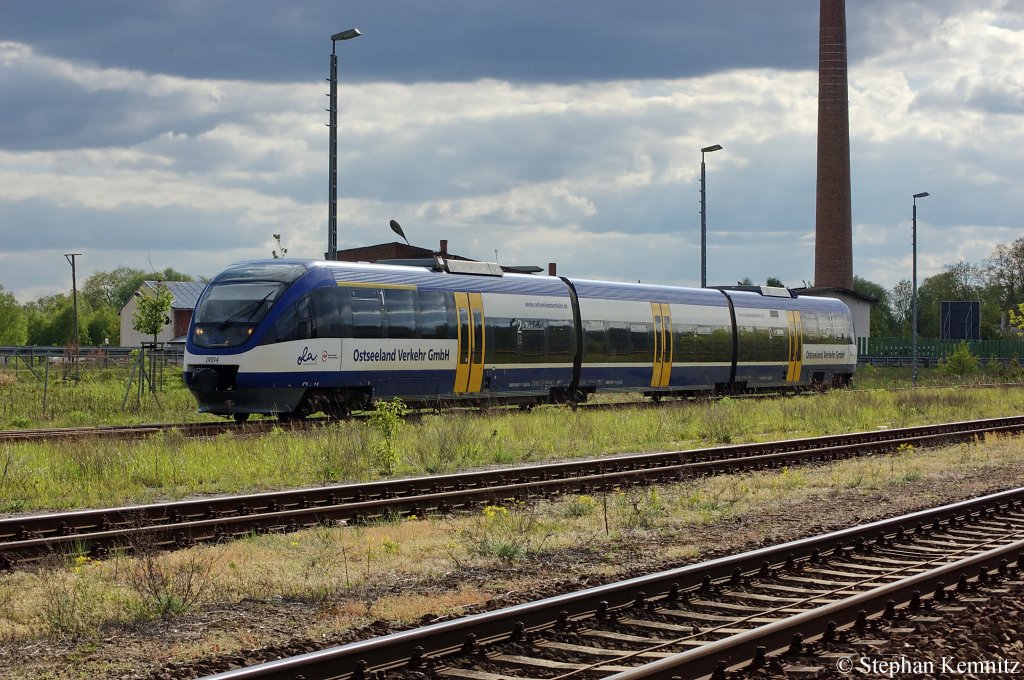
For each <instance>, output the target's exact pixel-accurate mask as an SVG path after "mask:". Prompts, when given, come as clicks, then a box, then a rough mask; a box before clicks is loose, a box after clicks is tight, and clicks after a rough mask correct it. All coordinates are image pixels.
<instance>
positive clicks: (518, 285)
mask: <svg viewBox="0 0 1024 680" xmlns="http://www.w3.org/2000/svg"><path fill="white" fill-rule="evenodd" d="M241 265H261V266H262V265H280V266H293V267H294V266H295V265H302V266H304V267H306V268H307V269H308V270H310V271H314V270H325V271H329V272H330V273H331V275H333V276H334V279H335V281H336V282H338V283H354V284H360V283H376V284H380V285H383V286H387V285H404V286H416V287H417V288H420V289H422V290H466V291H480V292H494V293H515V294H519V295H553V296H558V297H565V296H567V295H568V290H567V288H566V286H565V283H564V282H563V280H562V278H559V277H555V276H536V275H533V274H517V273H512V272H507V271H502V269H501V267H499V266H498V265H496V264H494V263H489V262H476V261H472V260H469V261H456V260H442V259H437V260H435V265H434V266H433V267H425V266H410V265H406V264H378V263H369V262H345V261H332V260H313V259H272V260H247V261H244V262H237V263H235V264H234V265H232V267H234V266H241ZM566 280H568V281H570V282H571V283H572V285H573V287H574V288H575V290H576V294H577V295H578V296H579V297H581V298H603V299H609V300H631V301H640V302H650V301H656V302H670V303H678V304H694V305H708V306H715V307H718V306H725V305H726V304H727V303H726V300H725V298H726V296H728V297H729V298H731V299H732V300H733V302H734V304H737V305H739V306H742V307H749V308H758V309H769V308H771V309H806V310H821V311H837V310H842V309H845V308H846V305H845V303H843V302H842V301H841V300H838V299H835V298H827V297H817V296H810V295H799V294H798V293H797V292H794V291H791V290H790V289H787V288H767V287H759V286H723V287H720V288H683V287H676V286H661V285H654V284H646V283H626V282H621V281H598V280H593V279H573V278H567V279H566ZM784 293H785V294H784ZM797 300H799V302H797Z"/></svg>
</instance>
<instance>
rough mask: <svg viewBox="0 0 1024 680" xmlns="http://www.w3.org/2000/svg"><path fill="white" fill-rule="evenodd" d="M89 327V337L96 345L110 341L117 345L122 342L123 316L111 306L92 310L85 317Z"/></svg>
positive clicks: (86, 324)
mask: <svg viewBox="0 0 1024 680" xmlns="http://www.w3.org/2000/svg"><path fill="white" fill-rule="evenodd" d="M85 326H86V328H88V329H89V338H90V339H91V340H92V344H94V345H102V344H105V342H106V341H109V342H110V344H111V345H114V346H115V347H116V346H117V345H120V344H121V317H119V316H118V315H117V312H116V311H115V310H114V309H112V308H110V307H103V308H102V309H97V310H94V311H92V312H90V313H89V314H88V315H87V316H86V319H85Z"/></svg>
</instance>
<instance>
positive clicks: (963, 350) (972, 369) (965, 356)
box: [940, 340, 979, 377]
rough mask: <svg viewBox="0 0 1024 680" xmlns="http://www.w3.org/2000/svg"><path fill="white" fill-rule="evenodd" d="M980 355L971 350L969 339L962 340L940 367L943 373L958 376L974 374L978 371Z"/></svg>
mask: <svg viewBox="0 0 1024 680" xmlns="http://www.w3.org/2000/svg"><path fill="white" fill-rule="evenodd" d="M978 366H979V364H978V357H976V356H974V354H973V353H972V352H971V346H970V345H969V344H967V341H966V340H965V341H964V342H961V343H960V344H959V345H957V346H956V349H955V350H953V353H952V354H950V355H949V358H948V359H946V361H945V362H943V364H942V366H941V367H940V368H941V370H942V372H943V373H946V374H947V375H953V376H956V377H965V376H969V375H974V374H975V373H977V372H978Z"/></svg>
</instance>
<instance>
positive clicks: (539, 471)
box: [0, 417, 1024, 569]
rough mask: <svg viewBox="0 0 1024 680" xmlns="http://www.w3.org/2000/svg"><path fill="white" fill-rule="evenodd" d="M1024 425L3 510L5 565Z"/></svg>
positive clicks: (924, 442)
mask: <svg viewBox="0 0 1024 680" xmlns="http://www.w3.org/2000/svg"><path fill="white" fill-rule="evenodd" d="M1021 431H1024V417H1012V418H996V419H989V420H978V421H967V422H960V423H948V424H945V425H935V426H924V427H914V428H904V429H899V430H880V431H875V432H864V433H853V434H845V435H832V436H827V437H814V438H805V439H793V440H784V441H778V442H768V443H758V444H741V445H734V446H724V447H717V448H711V449H697V450H691V451H671V452H661V453H652V454H635V455H628V456H614V457H606V458H595V459H588V460H582V461H569V462H562V463H547V464H542V465H533V466H522V467H517V468H502V469H493V470H486V471H474V472H467V473H460V474H454V475H444V476H436V477H421V478H410V479H398V480H387V481H380V482H371V483H365V484H348V485H336V486H325V487H316V488H307V489H298V490H289V491H282V492H272V493H262V494H248V495H242V496H228V497H217V498H207V499H201V500H190V501H179V502H174V503H165V504H151V505H138V506H130V507H120V508H107V509H99V510H80V511H74V512H63V513H51V514H42V515H32V516H20V517H10V518H6V519H3V520H0V568H7V569H9V568H13V567H15V566H17V565H19V564H25V563H29V562H32V561H35V560H40V559H44V558H47V557H50V556H53V555H82V554H88V555H91V556H94V557H103V556H104V555H106V554H108V553H110V552H111V551H115V550H134V549H139V548H146V549H147V550H148V549H174V548H179V547H186V546H189V545H192V544H194V543H197V542H210V541H222V540H226V539H229V538H232V537H240V536H245V535H249V534H252V533H259V532H273V531H276V532H281V531H295V530H299V529H302V528H306V527H311V526H316V525H323V524H338V523H343V524H346V523H360V522H366V521H372V520H376V519H380V518H383V517H404V516H408V515H416V516H424V515H427V514H431V513H435V514H438V513H439V514H447V513H450V512H453V511H458V510H465V509H471V508H474V507H480V506H483V505H486V504H495V505H500V504H503V503H507V502H509V501H512V500H530V499H537V498H543V497H547V496H554V495H557V494H565V493H579V494H595V493H602V492H609V491H612V490H615V489H620V488H624V487H629V486H635V485H639V484H650V483H658V482H672V481H681V480H686V479H690V478H694V477H698V476H704V475H713V474H725V473H732V472H740V471H747V470H758V469H768V468H773V467H776V468H777V467H781V466H786V465H797V464H804V463H820V462H826V461H831V460H837V459H840V458H845V457H850V456H855V455H863V454H870V453H881V452H888V451H894V450H898V449H899V448H900V447H904V448H906V447H908V446H909V447H924V446H935V445H940V444H949V443H953V442H961V441H971V440H975V439H978V438H983V437H985V436H987V435H988V434H992V433H1000V434H1014V433H1019V432H1021Z"/></svg>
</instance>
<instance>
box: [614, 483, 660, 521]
mask: <svg viewBox="0 0 1024 680" xmlns="http://www.w3.org/2000/svg"><path fill="white" fill-rule="evenodd" d="M618 500H619V506H620V508H621V509H622V510H624V512H623V514H624V519H623V522H624V524H625V526H626V528H628V529H653V528H655V527H656V526H657V525H658V522H659V521H660V520H661V519H662V518H664V517H665V516H667V515H668V509H667V508H666V506H665V502H664V500H663V499H662V496H661V493H660V492H659V491H658V489H657V488H656V487H651V488H649V489H629V490H628V491H626V492H624V493H622V494H620V495H619V496H618Z"/></svg>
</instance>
